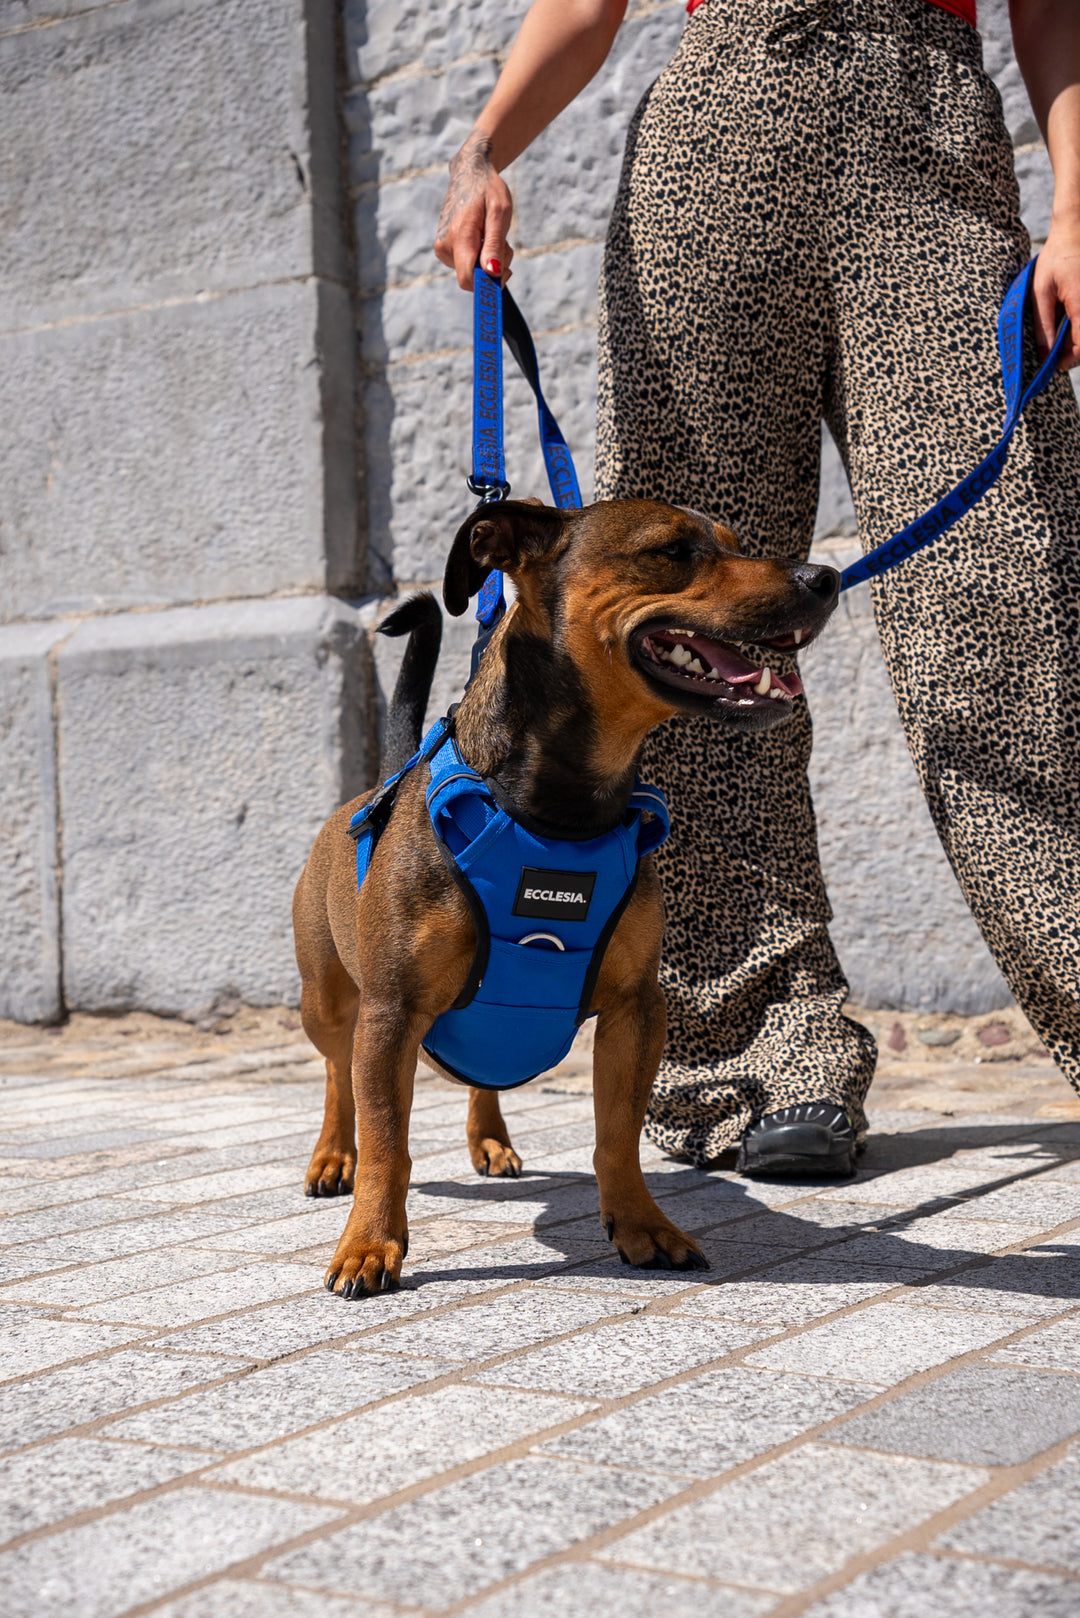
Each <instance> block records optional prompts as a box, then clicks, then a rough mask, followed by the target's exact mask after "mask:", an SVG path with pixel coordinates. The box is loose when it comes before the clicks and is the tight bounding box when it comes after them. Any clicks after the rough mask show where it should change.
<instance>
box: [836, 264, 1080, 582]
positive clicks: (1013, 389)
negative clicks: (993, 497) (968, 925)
mask: <svg viewBox="0 0 1080 1618" xmlns="http://www.w3.org/2000/svg"><path fill="white" fill-rule="evenodd" d="M1035 262H1036V261H1035V259H1032V260H1031V263H1030V264H1025V266H1024V268H1023V269H1022V270H1021V271H1020V274H1019V275H1018V276H1017V277H1016V279H1015V281H1013V283H1012V285H1011V286H1010V288H1009V290H1008V292H1006V294H1005V300H1004V302H1003V303H1002V305H1001V312H1000V314H999V315H998V353H999V355H1000V357H1001V376H1002V381H1003V382H1004V384H1005V421H1004V425H1003V427H1002V431H1001V437H1000V438H999V439H998V442H997V443H996V444H995V445H994V448H993V449H992V450H991V451H990V453H989V455H988V456H987V457H986V459H985V460H983V461H980V462H979V465H978V466H977V467H976V468H975V470H974V472H969V473H968V475H967V477H965V478H961V480H960V482H959V483H958V484H957V485H956V487H955V488H954V489H950V490H949V492H948V494H947V495H945V496H944V498H943V499H941V500H939V501H938V502H937V504H936V505H933V506H931V507H930V510H929V511H925V512H923V514H922V516H921V517H916V519H915V521H914V522H911V523H908V525H907V527H906V528H901V530H900V532H899V533H898V534H894V535H893V537H892V538H891V539H887V540H886V541H885V543H884V544H883V545H879V546H878V547H877V548H876V550H872V551H868V552H867V554H866V555H865V556H861V557H860V558H859V560H858V561H857V562H852V564H851V566H850V567H846V568H845V569H844V571H843V573H842V574H841V575H840V588H841V590H850V589H851V586H852V585H853V584H863V583H865V582H866V581H867V580H868V579H873V578H877V577H878V576H879V575H880V574H882V573H888V572H889V570H890V569H891V568H894V567H899V565H900V563H901V562H906V561H907V559H908V557H909V556H913V555H914V554H915V552H916V551H921V550H922V548H923V546H924V545H930V544H932V543H933V541H934V540H935V539H937V538H938V537H939V535H941V534H944V533H945V532H946V531H947V530H948V529H950V528H951V527H952V525H953V523H955V522H959V521H960V518H961V517H963V516H964V515H965V514H966V513H967V512H969V511H970V510H971V508H972V506H974V505H976V504H977V503H978V502H979V501H980V500H981V499H982V497H983V495H984V494H985V493H986V492H987V490H988V489H991V488H993V486H994V484H995V483H996V482H997V480H998V478H999V477H1000V476H1001V472H1002V468H1003V467H1004V465H1005V462H1006V460H1007V459H1008V456H1009V441H1010V440H1011V438H1012V435H1013V433H1014V431H1015V430H1016V424H1017V422H1018V421H1019V420H1020V417H1021V416H1022V415H1023V413H1024V411H1025V410H1026V409H1027V407H1028V405H1029V404H1030V403H1031V401H1032V399H1037V398H1038V396H1039V394H1040V393H1044V392H1045V391H1046V389H1047V387H1048V386H1049V385H1050V382H1051V380H1052V379H1053V376H1054V373H1055V372H1056V370H1057V362H1058V359H1059V358H1060V356H1061V350H1062V348H1063V347H1064V346H1065V339H1066V337H1067V336H1068V333H1069V322H1068V320H1067V319H1066V320H1063V321H1062V322H1061V325H1060V326H1059V327H1058V332H1057V336H1056V337H1055V338H1054V346H1053V348H1052V349H1051V350H1050V352H1049V354H1048V355H1047V356H1046V358H1045V360H1043V362H1042V364H1041V365H1040V367H1039V369H1038V371H1037V372H1036V373H1035V376H1034V379H1033V380H1032V381H1031V383H1030V384H1029V386H1028V388H1027V390H1026V391H1024V389H1023V380H1024V376H1023V363H1024V308H1025V305H1026V303H1027V296H1028V292H1029V291H1030V289H1031V283H1032V280H1033V278H1034V275H1035Z"/></svg>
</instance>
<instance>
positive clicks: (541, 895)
mask: <svg viewBox="0 0 1080 1618" xmlns="http://www.w3.org/2000/svg"><path fill="white" fill-rule="evenodd" d="M595 886H596V872H595V871H543V870H539V869H537V867H536V866H533V865H523V866H522V868H521V881H520V882H519V883H518V890H517V895H516V897H515V899H514V910H513V914H514V915H515V916H539V917H541V918H542V919H544V920H547V921H584V920H585V918H586V916H587V915H588V914H589V905H590V903H591V902H592V894H593V888H594V887H595Z"/></svg>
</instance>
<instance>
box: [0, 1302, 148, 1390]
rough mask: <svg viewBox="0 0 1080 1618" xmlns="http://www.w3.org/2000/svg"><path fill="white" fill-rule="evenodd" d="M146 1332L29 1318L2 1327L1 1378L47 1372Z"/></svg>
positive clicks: (114, 1346)
mask: <svg viewBox="0 0 1080 1618" xmlns="http://www.w3.org/2000/svg"><path fill="white" fill-rule="evenodd" d="M142 1335H143V1334H142V1333H141V1332H139V1331H133V1330H132V1329H131V1328H130V1327H127V1326H97V1325H92V1324H91V1323H90V1322H89V1321H88V1322H86V1323H84V1322H82V1321H72V1320H48V1319H45V1318H41V1319H25V1320H16V1321H10V1322H9V1323H8V1324H7V1325H5V1326H3V1327H0V1379H2V1380H3V1381H4V1382H9V1381H11V1380H12V1379H13V1378H15V1377H23V1376H29V1375H31V1374H32V1373H33V1372H34V1371H47V1370H49V1369H50V1368H51V1367H52V1366H54V1365H63V1364H64V1363H65V1361H67V1360H77V1359H82V1358H83V1357H84V1356H85V1355H87V1354H100V1353H101V1352H102V1351H103V1350H104V1349H109V1348H119V1347H121V1346H122V1345H123V1344H125V1343H131V1342H134V1341H136V1339H138V1338H139V1337H141V1336H142Z"/></svg>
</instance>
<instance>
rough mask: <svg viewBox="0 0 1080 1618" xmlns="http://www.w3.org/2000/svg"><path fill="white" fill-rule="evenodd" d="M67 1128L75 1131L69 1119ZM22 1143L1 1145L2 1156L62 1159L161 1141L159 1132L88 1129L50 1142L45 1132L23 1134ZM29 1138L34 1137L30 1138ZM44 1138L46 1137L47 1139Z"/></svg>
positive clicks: (61, 1136) (23, 1132) (152, 1130)
mask: <svg viewBox="0 0 1080 1618" xmlns="http://www.w3.org/2000/svg"><path fill="white" fill-rule="evenodd" d="M64 1128H65V1129H70V1128H71V1121H70V1119H65V1121H64ZM20 1133H21V1138H20V1140H19V1142H18V1144H15V1143H14V1142H13V1143H12V1144H10V1145H6V1146H4V1145H0V1157H22V1158H58V1157H74V1156H83V1155H85V1154H86V1153H87V1152H100V1151H104V1150H105V1149H106V1148H107V1147H110V1146H137V1145H141V1144H142V1143H143V1142H144V1141H156V1140H159V1139H160V1138H161V1136H160V1133H159V1131H158V1130H156V1129H97V1130H93V1129H88V1130H87V1131H86V1132H85V1133H84V1134H79V1135H66V1136H65V1135H59V1136H55V1137H53V1138H52V1139H49V1138H48V1136H47V1135H45V1132H44V1131H42V1130H37V1129H34V1130H30V1131H22V1132H20ZM28 1135H29V1137H30V1138H27V1136H28ZM43 1137H44V1138H43Z"/></svg>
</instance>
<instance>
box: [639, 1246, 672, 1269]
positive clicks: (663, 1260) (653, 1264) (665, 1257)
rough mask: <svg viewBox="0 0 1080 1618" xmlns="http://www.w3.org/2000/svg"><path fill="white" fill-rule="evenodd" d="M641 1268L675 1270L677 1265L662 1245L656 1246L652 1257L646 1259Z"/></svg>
mask: <svg viewBox="0 0 1080 1618" xmlns="http://www.w3.org/2000/svg"><path fill="white" fill-rule="evenodd" d="M641 1268H642V1269H643V1270H673V1269H674V1268H675V1265H674V1264H673V1263H672V1261H671V1258H670V1256H669V1254H667V1253H665V1252H664V1249H663V1248H662V1247H654V1248H653V1251H652V1257H651V1258H649V1259H646V1261H645V1263H644V1264H642V1265H641Z"/></svg>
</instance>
